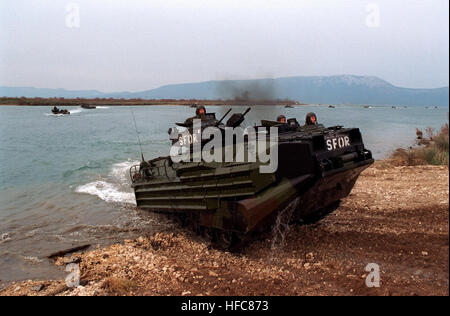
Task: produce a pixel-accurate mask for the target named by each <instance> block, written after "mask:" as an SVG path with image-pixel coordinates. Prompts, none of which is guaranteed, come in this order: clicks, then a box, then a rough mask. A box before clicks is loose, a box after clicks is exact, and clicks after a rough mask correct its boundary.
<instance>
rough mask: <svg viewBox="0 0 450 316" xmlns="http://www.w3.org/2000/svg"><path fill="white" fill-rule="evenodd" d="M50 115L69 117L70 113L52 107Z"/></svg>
mask: <svg viewBox="0 0 450 316" xmlns="http://www.w3.org/2000/svg"><path fill="white" fill-rule="evenodd" d="M52 113H53V114H64V115H69V114H70V112H69V111H68V110H66V109H64V110H63V109H58V108H57V107H56V106H54V107H53V109H52Z"/></svg>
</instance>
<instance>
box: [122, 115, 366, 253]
mask: <svg viewBox="0 0 450 316" xmlns="http://www.w3.org/2000/svg"><path fill="white" fill-rule="evenodd" d="M249 110H250V108H249V109H247V111H246V112H244V113H235V114H233V115H232V116H231V117H230V119H228V120H227V122H226V123H225V124H224V123H222V121H223V120H224V118H225V117H226V116H227V114H228V113H229V112H230V111H231V110H229V111H228V112H227V113H226V114H225V116H224V117H222V118H221V119H220V120H217V119H216V117H215V114H214V113H206V110H205V108H204V107H202V106H201V107H198V108H197V111H196V116H195V117H192V118H188V119H187V120H186V121H185V122H184V123H176V124H177V125H178V126H179V127H182V128H185V129H186V131H185V132H184V133H183V132H182V133H180V131H178V129H177V128H174V129H170V130H169V134H170V135H171V136H170V139H171V140H172V144H173V145H174V146H175V147H172V148H176V150H178V152H180V151H183V150H184V152H185V154H186V153H187V156H188V157H189V158H190V159H189V160H190V161H180V162H175V161H174V159H172V157H171V156H167V157H159V158H155V159H152V160H150V161H145V160H144V159H142V162H141V164H140V165H136V166H132V167H131V169H130V177H131V180H132V187H133V188H134V191H135V196H136V203H137V206H138V207H139V208H141V209H144V210H149V211H155V212H163V213H170V214H174V215H176V216H177V218H179V219H181V220H182V221H183V222H184V223H186V224H189V225H190V226H191V227H193V228H194V229H195V230H196V231H197V232H200V233H202V234H205V235H206V236H208V237H209V238H211V240H212V241H213V242H216V243H217V244H219V245H221V246H223V247H226V248H232V247H234V246H236V245H239V244H241V243H242V241H244V240H246V237H247V236H249V235H254V234H251V233H252V232H259V231H260V230H264V229H265V228H267V227H271V225H273V223H274V220H275V219H276V216H277V215H278V214H279V213H280V212H281V211H283V210H284V209H286V208H287V207H289V206H292V203H294V202H295V205H294V210H293V212H292V215H291V218H290V220H291V221H298V220H307V219H309V218H314V217H316V216H319V215H321V214H324V213H330V212H331V211H332V210H334V209H335V208H336V207H337V206H338V205H339V201H340V199H342V198H344V197H346V196H347V195H348V194H349V193H350V191H351V189H352V188H353V186H354V184H355V182H356V180H357V178H358V176H359V174H360V173H361V172H362V171H363V170H364V169H365V168H367V167H368V166H369V165H370V164H372V163H373V159H372V154H371V152H370V151H369V150H367V149H366V148H365V147H364V144H363V140H362V137H361V133H360V131H359V129H358V128H344V127H342V126H333V127H325V126H323V125H321V124H318V122H317V117H316V115H315V114H314V113H308V114H307V116H306V122H305V124H299V123H298V121H297V119H295V118H291V119H286V118H285V117H284V116H282V115H280V116H279V117H278V118H277V119H276V120H274V121H268V120H266V121H261V125H259V126H256V127H257V129H255V130H257V133H256V134H257V136H258V139H259V138H260V137H263V139H264V141H266V142H269V140H274V137H275V136H276V139H277V141H278V144H276V145H277V146H278V147H277V148H278V168H277V169H276V170H274V171H273V172H269V173H262V172H261V167H262V166H264V165H267V164H265V163H263V162H261V161H260V160H259V159H257V160H256V161H254V160H252V159H250V157H251V155H250V154H246V155H244V156H245V159H244V161H243V162H242V161H232V162H216V161H212V162H206V161H204V160H200V161H199V160H198V159H197V162H194V161H193V159H192V158H194V157H193V156H194V155H195V148H194V147H195V146H196V145H197V146H200V147H197V148H203V149H205V148H206V147H205V146H207V144H208V142H209V141H211V138H208V137H206V139H203V138H202V137H201V133H202V132H203V131H205V129H206V128H208V127H214V128H216V129H217V130H218V131H220V132H218V135H221V137H222V141H221V143H222V145H223V149H224V150H223V152H226V150H227V149H226V146H227V143H226V142H225V138H226V136H225V134H226V132H225V131H226V130H227V128H228V129H229V128H237V127H238V126H240V124H241V123H242V122H243V121H244V116H245V114H246V113H247V112H248V111H249ZM195 119H199V120H200V122H201V124H200V125H198V123H197V127H196V125H195V124H194V120H195ZM199 126H200V128H199ZM196 128H197V130H196ZM273 128H275V129H276V131H277V132H278V135H276V134H275V132H274V129H273ZM241 131H243V130H242V129H241ZM249 135H250V134H248V133H246V132H245V131H243V132H242V133H241V135H238V133H237V134H236V135H234V136H233V138H232V146H231V147H232V148H233V150H234V151H232V152H233V155H234V156H233V157H234V158H236V155H237V154H236V151H237V148H238V146H243V147H241V149H242V148H244V149H249V148H251V147H252V146H254V145H255V144H256V143H255V142H253V138H251V137H250V136H249ZM196 142H197V144H196ZM229 147H230V146H229ZM258 147H259V143H258ZM269 148H270V147H269V145H268V146H267V147H266V149H265V150H266V153H268V152H269V151H270V150H272V149H273V148H270V150H269ZM228 149H229V148H228ZM215 150H217V149H216V148H214V149H211V148H209V147H208V152H210V153H211V152H212V151H215ZM263 150H264V149H263ZM244 152H246V151H245V150H244ZM249 152H251V151H249ZM256 152H257V150H256ZM222 155H225V154H224V153H222ZM197 158H198V157H197ZM222 161H226V160H222Z"/></svg>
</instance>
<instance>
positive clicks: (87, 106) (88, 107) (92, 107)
mask: <svg viewBox="0 0 450 316" xmlns="http://www.w3.org/2000/svg"><path fill="white" fill-rule="evenodd" d="M81 107H82V108H83V109H89V110H91V109H95V108H96V106H95V105H89V104H82V105H81Z"/></svg>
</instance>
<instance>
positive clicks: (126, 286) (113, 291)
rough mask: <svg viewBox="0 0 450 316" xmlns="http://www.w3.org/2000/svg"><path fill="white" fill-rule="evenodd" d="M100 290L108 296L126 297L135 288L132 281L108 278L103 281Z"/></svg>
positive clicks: (134, 283) (135, 285)
mask: <svg viewBox="0 0 450 316" xmlns="http://www.w3.org/2000/svg"><path fill="white" fill-rule="evenodd" d="M101 287H102V289H104V290H105V291H106V292H108V293H109V294H110V295H127V294H130V293H131V292H132V291H133V290H134V289H136V288H137V284H136V282H134V281H131V280H127V279H119V278H114V277H110V278H107V279H106V280H105V281H103V284H102V286H101Z"/></svg>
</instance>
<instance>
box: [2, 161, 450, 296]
mask: <svg viewBox="0 0 450 316" xmlns="http://www.w3.org/2000/svg"><path fill="white" fill-rule="evenodd" d="M448 170H449V169H448V167H446V166H430V165H420V166H410V167H397V166H393V165H391V164H390V162H389V161H386V160H384V161H377V162H376V163H375V165H374V166H372V167H370V168H369V169H367V170H366V171H364V172H363V174H362V175H361V177H360V179H359V180H358V181H357V183H356V186H355V188H354V189H353V191H352V193H351V194H350V196H349V197H347V198H345V199H344V200H343V202H342V204H341V206H340V207H339V208H338V210H336V212H334V213H332V214H331V215H329V216H328V217H326V218H324V219H323V220H321V221H320V222H318V223H315V224H311V225H291V231H290V232H289V234H288V235H287V236H286V243H285V245H284V246H283V247H281V248H280V249H275V250H271V242H270V239H271V237H272V236H271V234H270V233H269V234H267V235H264V236H263V237H262V239H261V240H258V241H254V242H253V243H251V244H249V245H247V246H246V247H245V248H244V249H243V250H242V251H241V252H239V253H238V254H233V253H228V252H223V251H219V250H215V249H212V248H211V247H210V245H209V242H208V241H206V240H204V239H202V238H201V237H199V236H196V235H195V234H194V233H192V232H190V231H187V230H184V229H182V228H181V227H175V228H174V229H173V231H171V232H159V233H156V234H153V235H149V236H141V237H139V238H136V239H135V240H124V241H123V242H122V243H117V244H113V245H111V246H109V247H102V248H94V249H93V250H87V251H85V252H79V253H74V254H72V255H67V256H66V257H60V258H57V259H56V261H55V264H56V265H59V266H60V268H61V269H64V266H65V264H67V263H69V262H76V263H77V264H79V265H80V269H81V285H80V286H79V287H77V288H67V287H66V285H65V281H64V280H56V281H50V280H41V281H31V280H28V281H17V282H13V283H11V284H10V285H8V286H7V287H6V288H4V289H2V290H0V295H271V294H272V295H448V285H449V282H448V277H449V274H448V267H449V263H448V262H449V261H448V248H449V245H448V236H449V227H448V218H449V214H448V207H449V203H448V197H449V192H448V178H449V174H448ZM387 245H388V246H387ZM368 260H369V261H368ZM366 261H367V262H366ZM368 262H376V263H378V264H380V265H381V268H382V271H383V274H382V276H381V282H382V286H381V287H380V288H367V287H366V286H365V284H364V277H363V275H366V274H367V273H366V272H365V271H364V267H365V265H366V264H367V263H368Z"/></svg>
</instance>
